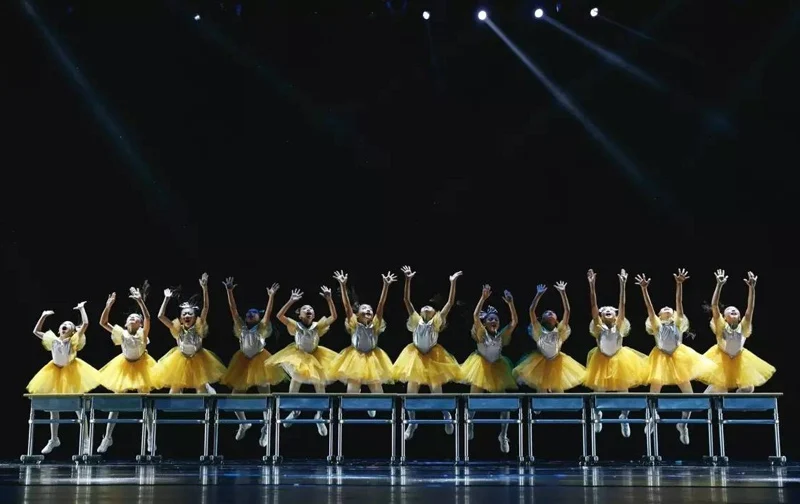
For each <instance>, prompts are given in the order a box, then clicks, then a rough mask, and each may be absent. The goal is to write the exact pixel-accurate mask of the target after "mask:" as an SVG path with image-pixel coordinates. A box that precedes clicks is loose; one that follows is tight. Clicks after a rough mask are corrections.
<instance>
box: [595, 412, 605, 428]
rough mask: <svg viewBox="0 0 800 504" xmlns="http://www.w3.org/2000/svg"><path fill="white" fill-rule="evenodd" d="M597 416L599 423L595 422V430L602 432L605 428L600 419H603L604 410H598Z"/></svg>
mask: <svg viewBox="0 0 800 504" xmlns="http://www.w3.org/2000/svg"><path fill="white" fill-rule="evenodd" d="M595 418H596V419H597V423H596V424H594V431H595V432H601V431H602V430H603V424H601V423H600V420H602V419H603V412H602V411H598V412H597V413H596V414H595Z"/></svg>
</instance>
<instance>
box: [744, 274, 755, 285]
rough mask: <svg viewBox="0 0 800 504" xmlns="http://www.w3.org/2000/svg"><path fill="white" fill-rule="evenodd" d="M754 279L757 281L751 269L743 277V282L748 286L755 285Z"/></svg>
mask: <svg viewBox="0 0 800 504" xmlns="http://www.w3.org/2000/svg"><path fill="white" fill-rule="evenodd" d="M756 281H758V277H757V276H755V275H754V274H753V272H752V271H748V272H747V278H745V279H744V283H746V284H747V285H748V286H750V288H753V287H755V286H756Z"/></svg>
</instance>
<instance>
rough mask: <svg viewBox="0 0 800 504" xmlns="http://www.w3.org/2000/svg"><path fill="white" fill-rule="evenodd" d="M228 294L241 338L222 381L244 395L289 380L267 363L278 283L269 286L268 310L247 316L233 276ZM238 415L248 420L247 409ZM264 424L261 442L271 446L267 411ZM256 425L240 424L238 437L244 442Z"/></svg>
mask: <svg viewBox="0 0 800 504" xmlns="http://www.w3.org/2000/svg"><path fill="white" fill-rule="evenodd" d="M222 285H224V286H225V290H226V292H227V294H228V308H230V311H231V317H232V318H233V335H234V336H236V338H237V339H238V340H239V350H238V351H237V352H236V353H235V354H233V358H231V362H230V363H229V364H228V370H227V371H226V372H225V375H224V376H223V377H222V379H221V380H220V383H222V384H223V385H227V386H228V387H230V388H231V390H233V393H234V394H244V393H246V392H247V390H248V389H250V388H252V387H257V388H258V391H259V393H262V394H269V392H270V385H277V384H278V383H280V382H282V381H284V380H285V379H286V374H285V373H284V372H283V370H282V369H281V368H280V367H278V366H266V365H264V363H265V362H266V361H267V359H269V357H270V355H271V354H270V353H269V351H267V350H266V348H264V347H265V345H266V340H267V338H269V337H270V336H272V322H270V320H269V319H270V317H271V316H272V302H273V299H274V298H275V292H277V290H278V287H279V286H278V284H272V287H270V288H269V289H267V295H268V296H269V300H268V301H267V308H266V310H264V312H263V313H262V312H259V311H258V309H257V308H251V309H249V310H247V312H246V313H245V315H244V319H242V317H240V316H239V310H238V309H237V307H236V299H235V298H234V297H233V289H235V288H236V284H234V283H233V277H228V278H227V279H225V281H224V282H222ZM236 418H238V419H239V420H246V419H247V417H246V416H245V414H244V411H237V412H236ZM264 422H265V423H264V425H263V426H262V427H261V437H260V438H259V440H258V443H259V444H260V445H261V446H262V447H264V446H267V435H268V434H267V432H268V431H267V424H266V422H267V412H266V411H264ZM250 427H252V424H249V423H248V424H239V430H237V431H236V440H237V441H241V440H242V439H243V438H244V436H245V433H246V432H247V430H248V429H250Z"/></svg>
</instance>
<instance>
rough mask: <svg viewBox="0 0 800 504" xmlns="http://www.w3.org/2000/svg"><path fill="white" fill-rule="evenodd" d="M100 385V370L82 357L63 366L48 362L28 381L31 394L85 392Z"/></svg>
mask: <svg viewBox="0 0 800 504" xmlns="http://www.w3.org/2000/svg"><path fill="white" fill-rule="evenodd" d="M98 385H100V372H99V371H98V370H96V369H95V368H93V367H92V366H91V365H89V364H88V363H87V362H86V361H84V360H82V359H77V358H76V359H73V360H72V362H70V363H69V364H67V365H66V366H64V367H58V366H56V365H55V364H54V363H53V361H50V362H48V363H47V364H45V366H44V367H43V368H42V369H40V370H39V372H38V373H36V375H34V377H33V378H32V379H31V381H30V382H28V387H27V388H28V392H30V393H31V394H85V393H86V392H89V391H90V390H92V389H94V388H95V387H97V386H98Z"/></svg>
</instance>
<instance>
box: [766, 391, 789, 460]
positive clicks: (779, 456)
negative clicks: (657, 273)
mask: <svg viewBox="0 0 800 504" xmlns="http://www.w3.org/2000/svg"><path fill="white" fill-rule="evenodd" d="M772 418H773V420H774V421H775V456H773V457H770V458H769V461H770V463H772V464H773V465H775V464H779V465H784V464H785V463H786V457H784V456H783V454H782V453H781V421H780V418H779V417H778V401H777V400H776V401H775V408H774V409H773V410H772Z"/></svg>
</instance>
